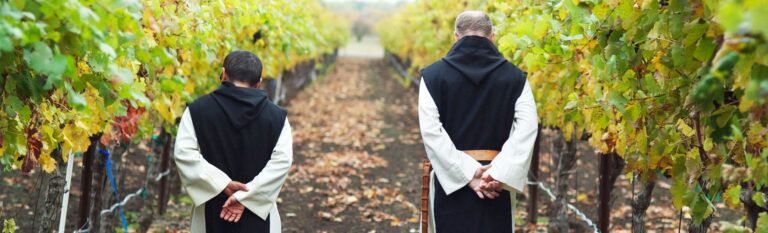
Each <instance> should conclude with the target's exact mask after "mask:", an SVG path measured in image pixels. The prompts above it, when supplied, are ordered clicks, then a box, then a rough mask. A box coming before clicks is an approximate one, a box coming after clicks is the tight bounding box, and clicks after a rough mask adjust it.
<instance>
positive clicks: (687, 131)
mask: <svg viewBox="0 0 768 233" xmlns="http://www.w3.org/2000/svg"><path fill="white" fill-rule="evenodd" d="M677 129H679V130H680V132H682V133H683V135H685V136H686V137H690V136H693V134H694V133H695V131H694V130H693V128H691V126H688V124H686V123H685V121H683V119H679V120H677Z"/></svg>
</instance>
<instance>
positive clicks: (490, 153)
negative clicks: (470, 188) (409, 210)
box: [421, 150, 499, 233]
mask: <svg viewBox="0 0 768 233" xmlns="http://www.w3.org/2000/svg"><path fill="white" fill-rule="evenodd" d="M464 153H466V154H468V155H469V156H471V157H472V158H474V159H475V160H477V161H491V160H493V159H494V158H496V155H498V154H499V151H497V150H465V151H464ZM430 171H432V164H430V163H429V160H426V159H425V160H424V162H423V163H422V174H421V175H422V176H421V179H422V180H421V184H422V186H421V231H422V232H424V233H426V232H427V228H428V225H429V221H428V218H427V216H428V215H429V178H430V177H429V172H430Z"/></svg>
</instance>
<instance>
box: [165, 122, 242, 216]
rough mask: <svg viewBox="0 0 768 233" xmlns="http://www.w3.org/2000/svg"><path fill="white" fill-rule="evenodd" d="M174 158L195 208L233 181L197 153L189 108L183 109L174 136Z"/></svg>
mask: <svg viewBox="0 0 768 233" xmlns="http://www.w3.org/2000/svg"><path fill="white" fill-rule="evenodd" d="M173 159H174V160H175V161H176V167H177V168H178V169H179V175H180V177H181V183H182V184H183V186H184V188H185V189H186V190H187V193H189V196H190V197H191V198H192V202H194V204H195V206H199V205H202V204H203V203H205V202H207V201H208V200H210V199H211V198H213V197H215V196H216V195H219V193H221V192H222V191H224V189H225V188H226V187H227V185H228V184H229V182H230V181H232V179H230V178H229V176H227V174H226V173H224V172H223V171H221V170H219V169H218V168H217V167H215V166H213V165H212V164H210V163H208V161H206V160H205V158H203V155H202V154H200V147H199V145H198V144H197V135H196V134H195V127H194V125H193V124H192V116H190V114H189V108H187V109H186V110H184V114H182V116H181V123H179V130H178V132H177V133H176V145H175V146H174V152H173Z"/></svg>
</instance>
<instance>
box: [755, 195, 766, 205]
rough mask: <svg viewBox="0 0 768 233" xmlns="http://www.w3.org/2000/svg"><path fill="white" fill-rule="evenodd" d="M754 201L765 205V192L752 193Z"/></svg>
mask: <svg viewBox="0 0 768 233" xmlns="http://www.w3.org/2000/svg"><path fill="white" fill-rule="evenodd" d="M752 201H754V202H755V204H756V205H757V206H765V201H766V200H765V193H761V192H756V193H755V194H753V195H752Z"/></svg>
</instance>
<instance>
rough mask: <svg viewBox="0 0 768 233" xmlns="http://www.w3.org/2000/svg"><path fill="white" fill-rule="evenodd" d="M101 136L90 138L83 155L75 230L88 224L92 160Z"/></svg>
mask: <svg viewBox="0 0 768 233" xmlns="http://www.w3.org/2000/svg"><path fill="white" fill-rule="evenodd" d="M100 137H101V134H96V135H94V136H91V138H90V139H91V145H90V146H88V150H86V151H85V154H83V176H82V177H81V179H80V209H79V210H78V213H79V215H80V217H79V218H78V220H77V228H78V229H79V228H81V227H83V226H84V225H85V224H86V223H87V222H88V214H89V212H90V211H89V210H90V209H91V184H92V183H93V159H94V157H96V150H97V147H98V145H99V138H100Z"/></svg>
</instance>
